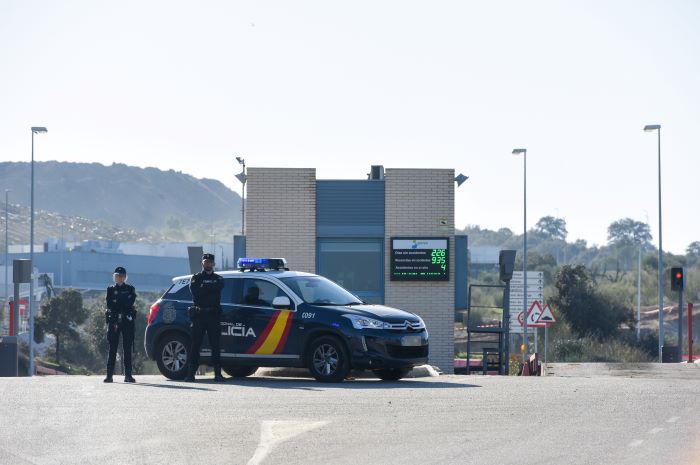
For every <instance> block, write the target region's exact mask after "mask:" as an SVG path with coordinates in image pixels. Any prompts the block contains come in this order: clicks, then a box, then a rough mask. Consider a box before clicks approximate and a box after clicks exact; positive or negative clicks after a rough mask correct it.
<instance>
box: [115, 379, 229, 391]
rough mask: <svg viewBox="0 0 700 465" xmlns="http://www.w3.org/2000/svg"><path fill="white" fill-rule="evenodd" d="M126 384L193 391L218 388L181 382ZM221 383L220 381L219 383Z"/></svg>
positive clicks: (129, 384)
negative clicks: (183, 384)
mask: <svg viewBox="0 0 700 465" xmlns="http://www.w3.org/2000/svg"><path fill="white" fill-rule="evenodd" d="M169 382H174V381H169ZM123 384H124V385H128V386H144V387H155V388H164V389H184V390H193V391H216V389H210V388H206V387H196V386H192V385H186V386H182V385H179V384H155V383H133V384H132V383H123ZM217 384H220V383H217Z"/></svg>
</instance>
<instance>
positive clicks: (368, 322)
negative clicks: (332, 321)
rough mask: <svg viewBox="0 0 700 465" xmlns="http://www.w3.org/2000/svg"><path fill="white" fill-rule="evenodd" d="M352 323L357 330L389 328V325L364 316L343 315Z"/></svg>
mask: <svg viewBox="0 0 700 465" xmlns="http://www.w3.org/2000/svg"><path fill="white" fill-rule="evenodd" d="M343 316H344V317H345V318H347V319H348V320H350V322H352V327H353V328H355V329H384V328H388V327H389V323H385V322H384V321H380V320H375V319H374V318H368V317H366V316H362V315H343Z"/></svg>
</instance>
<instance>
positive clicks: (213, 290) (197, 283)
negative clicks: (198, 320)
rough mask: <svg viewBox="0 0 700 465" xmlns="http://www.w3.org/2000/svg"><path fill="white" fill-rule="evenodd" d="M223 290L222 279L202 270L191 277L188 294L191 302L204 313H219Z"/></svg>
mask: <svg viewBox="0 0 700 465" xmlns="http://www.w3.org/2000/svg"><path fill="white" fill-rule="evenodd" d="M223 288H224V278H222V277H221V276H219V275H218V274H216V273H214V272H212V273H207V272H205V271H204V270H202V271H200V272H199V273H197V274H195V275H193V276H192V279H191V280H190V292H191V293H192V301H193V303H194V305H195V306H196V307H199V308H200V309H202V311H204V312H205V313H216V314H218V313H219V312H220V311H221V290H222V289H223Z"/></svg>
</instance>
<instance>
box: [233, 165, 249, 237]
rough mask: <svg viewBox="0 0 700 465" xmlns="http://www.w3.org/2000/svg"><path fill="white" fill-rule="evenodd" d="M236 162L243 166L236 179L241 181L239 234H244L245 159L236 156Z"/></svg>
mask: <svg viewBox="0 0 700 465" xmlns="http://www.w3.org/2000/svg"><path fill="white" fill-rule="evenodd" d="M236 160H237V161H238V164H239V165H241V166H242V167H243V171H241V172H240V173H238V174H237V175H236V179H238V180H239V181H241V236H245V182H246V180H247V178H248V176H246V174H245V160H244V159H243V158H241V157H236Z"/></svg>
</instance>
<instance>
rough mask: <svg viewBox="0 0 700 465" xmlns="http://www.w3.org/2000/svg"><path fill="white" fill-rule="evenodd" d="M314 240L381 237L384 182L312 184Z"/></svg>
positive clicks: (358, 181) (351, 181)
mask: <svg viewBox="0 0 700 465" xmlns="http://www.w3.org/2000/svg"><path fill="white" fill-rule="evenodd" d="M316 235H317V236H318V237H382V236H383V235H384V181H364V180H332V181H328V180H322V181H316Z"/></svg>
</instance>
